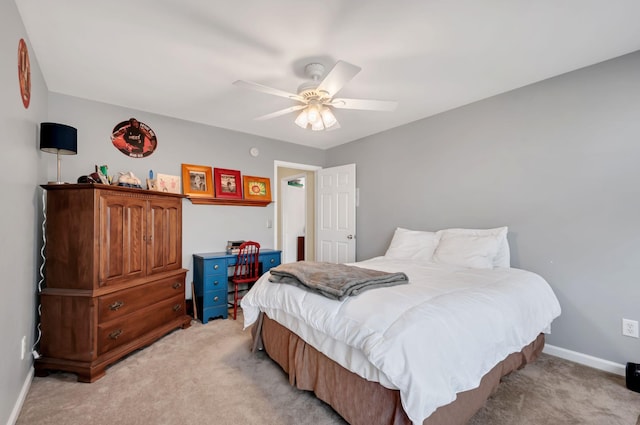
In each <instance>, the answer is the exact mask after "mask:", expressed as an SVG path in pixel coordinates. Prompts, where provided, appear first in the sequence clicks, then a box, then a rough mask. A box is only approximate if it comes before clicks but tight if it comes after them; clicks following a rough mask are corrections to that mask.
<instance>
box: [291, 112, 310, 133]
mask: <svg viewBox="0 0 640 425" xmlns="http://www.w3.org/2000/svg"><path fill="white" fill-rule="evenodd" d="M294 122H295V123H296V125H297V126H298V127H300V128H307V125H308V124H309V115H308V114H307V109H306V108H305V109H303V110H302V112H300V113H299V114H298V117H297V118H296V120H295V121H294Z"/></svg>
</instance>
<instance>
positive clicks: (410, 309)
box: [241, 257, 560, 424]
mask: <svg viewBox="0 0 640 425" xmlns="http://www.w3.org/2000/svg"><path fill="white" fill-rule="evenodd" d="M355 265H358V266H361V267H366V268H370V269H376V270H384V271H389V272H405V273H406V274H407V276H408V277H409V281H410V283H409V284H406V285H398V286H393V287H389V288H377V289H372V290H369V291H366V292H363V293H362V294H360V295H358V296H356V297H349V298H348V299H346V300H344V301H335V300H330V299H328V298H325V297H323V296H321V295H317V294H314V293H310V292H307V291H305V290H303V289H300V288H297V287H294V286H292V285H286V284H275V283H271V282H269V281H268V277H269V274H268V273H267V274H265V276H263V277H262V278H261V279H260V280H259V281H258V282H257V283H256V284H255V285H254V287H253V288H252V289H251V291H249V293H248V294H247V295H245V297H244V298H243V299H242V302H241V305H242V308H243V312H244V325H245V328H246V327H248V326H250V325H251V324H252V323H253V322H255V321H256V320H257V318H258V314H259V312H260V311H264V312H265V313H267V315H268V316H269V317H270V318H272V319H274V320H276V321H278V322H279V323H281V324H283V325H284V326H286V327H288V328H289V329H291V330H292V331H294V332H296V333H297V334H298V335H299V336H300V337H302V338H303V339H304V340H305V341H307V342H308V343H309V344H311V345H313V346H314V347H316V348H317V349H318V350H319V351H320V352H322V353H323V354H325V355H326V356H328V357H329V358H331V359H333V360H334V361H336V362H338V363H339V364H341V365H342V366H343V367H345V368H347V369H349V370H351V371H352V372H354V373H357V374H359V375H360V376H363V377H364V378H366V379H369V380H374V381H378V382H380V383H381V384H382V385H384V386H386V387H388V388H394V389H398V390H400V396H401V400H402V405H403V407H404V409H405V411H406V413H407V415H408V416H409V418H410V419H411V420H412V421H413V423H415V424H421V423H422V421H423V419H424V418H426V417H428V416H429V415H430V414H431V413H432V412H433V411H434V410H436V409H437V408H438V407H439V406H443V405H446V404H448V403H450V402H452V401H453V400H455V398H456V393H459V392H462V391H466V390H470V389H473V388H476V387H477V386H478V385H479V384H480V379H481V378H482V376H483V375H484V374H486V373H487V372H488V371H489V370H491V369H492V368H493V367H494V366H495V365H496V364H497V363H499V362H500V361H502V360H503V359H504V358H506V357H507V356H508V355H509V354H511V353H513V352H517V351H520V350H521V349H522V348H523V347H524V346H526V345H527V344H529V343H530V342H531V341H533V340H534V339H535V338H536V336H537V335H538V334H539V333H540V332H548V331H549V329H550V325H551V322H552V321H553V319H555V318H556V317H558V316H559V315H560V305H559V303H558V300H557V298H556V297H555V295H554V293H553V291H552V290H551V288H550V287H549V285H548V284H547V282H546V281H545V280H544V279H542V278H541V277H540V276H538V275H537V274H535V273H531V272H528V271H524V270H520V269H507V268H496V269H493V270H484V269H468V268H462V267H455V266H448V265H443V264H435V263H415V262H410V261H405V260H392V259H387V258H385V257H376V258H373V259H371V260H367V261H362V262H359V263H356V264H355Z"/></svg>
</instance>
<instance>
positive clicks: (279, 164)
mask: <svg viewBox="0 0 640 425" xmlns="http://www.w3.org/2000/svg"><path fill="white" fill-rule="evenodd" d="M280 167H283V168H293V169H295V170H303V171H313V172H314V173H315V172H316V171H318V170H322V166H320V165H311V164H300V163H297V162H288V161H281V160H278V159H276V160H274V161H273V179H274V184H273V188H272V192H273V199H274V201H273V202H274V204H275V205H274V208H273V242H274V245H275V243H276V241H278V232H279V231H280V229H279V228H278V211H279V210H280V209H281V208H280V205H278V193H279V191H280V179H279V178H278V168H280ZM311 225H312V226H314V228H315V225H316V224H315V223H311ZM305 228H307V229H308V228H309V223H306V219H305ZM305 246H306V239H305ZM305 251H306V250H305Z"/></svg>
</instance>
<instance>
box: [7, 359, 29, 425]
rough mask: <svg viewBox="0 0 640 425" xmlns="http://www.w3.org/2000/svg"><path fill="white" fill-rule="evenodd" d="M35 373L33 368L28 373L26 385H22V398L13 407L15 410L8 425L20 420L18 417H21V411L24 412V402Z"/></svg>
mask: <svg viewBox="0 0 640 425" xmlns="http://www.w3.org/2000/svg"><path fill="white" fill-rule="evenodd" d="M33 373H34V369H33V366H31V369H30V370H29V373H27V377H26V379H25V380H24V384H22V390H20V396H19V397H18V400H16V404H15V406H13V410H12V411H11V416H9V420H8V421H7V425H14V424H15V423H16V421H17V420H18V416H20V410H22V405H23V404H24V400H25V399H26V398H27V394H28V393H29V388H31V382H32V381H33Z"/></svg>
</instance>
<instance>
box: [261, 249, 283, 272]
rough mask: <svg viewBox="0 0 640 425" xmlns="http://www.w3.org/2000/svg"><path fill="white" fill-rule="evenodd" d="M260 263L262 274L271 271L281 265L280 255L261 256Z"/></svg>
mask: <svg viewBox="0 0 640 425" xmlns="http://www.w3.org/2000/svg"><path fill="white" fill-rule="evenodd" d="M260 257H261V258H260V261H261V262H262V273H264V272H266V271H269V269H271V268H273V267H277V266H279V265H280V253H279V252H278V253H275V254H265V255H262V254H260Z"/></svg>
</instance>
